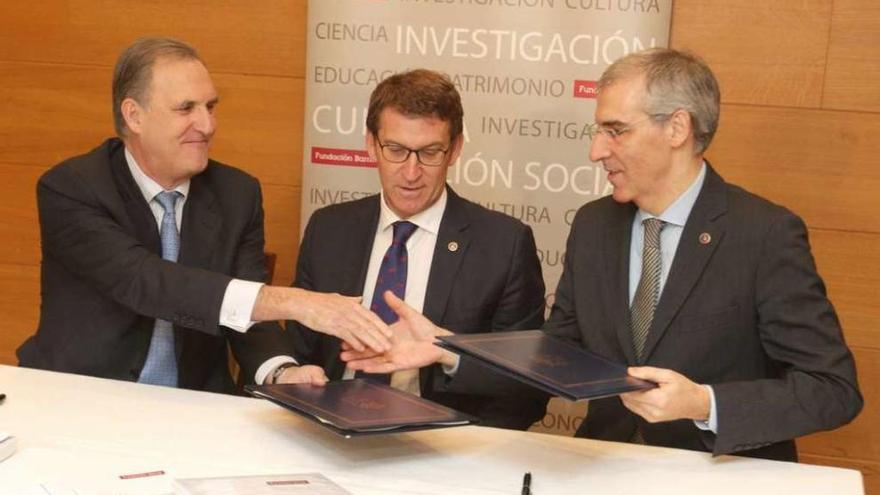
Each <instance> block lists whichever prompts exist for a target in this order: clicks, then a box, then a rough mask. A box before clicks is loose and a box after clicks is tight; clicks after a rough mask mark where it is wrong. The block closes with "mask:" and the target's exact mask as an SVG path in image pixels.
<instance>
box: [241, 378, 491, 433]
mask: <svg viewBox="0 0 880 495" xmlns="http://www.w3.org/2000/svg"><path fill="white" fill-rule="evenodd" d="M245 390H247V391H248V392H249V393H251V394H252V395H254V396H256V397H262V398H264V399H268V400H270V401H272V402H274V403H275V404H278V405H279V406H281V407H285V408H287V409H290V410H291V411H293V412H296V413H298V414H301V415H303V416H305V417H306V418H309V419H311V420H313V421H316V422H318V423H319V424H321V425H322V426H325V427H326V428H328V429H330V430H332V431H334V432H336V433H338V434H340V435H342V436H345V437H352V436H359V435H375V434H381V433H398V432H403V431H414V430H427V429H432V428H446V427H450V426H464V425H468V424H471V423H476V422H477V419H476V418H474V417H473V416H469V415H467V414H464V413H461V412H458V411H456V410H454V409H450V408H448V407H444V406H441V405H440V404H436V403H434V402H431V401H429V400H425V399H422V398H420V397H417V396H415V395H412V394H408V393H406V392H403V391H401V390H397V389H395V388H391V387H389V386H388V385H385V384H382V383H379V382H375V381H371V380H365V379H354V380H340V381H334V382H329V383H327V385H325V386H323V387H318V386H313V385H307V384H295V385H260V386H253V385H252V386H248V387H246V388H245Z"/></svg>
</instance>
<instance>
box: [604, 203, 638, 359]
mask: <svg viewBox="0 0 880 495" xmlns="http://www.w3.org/2000/svg"><path fill="white" fill-rule="evenodd" d="M635 213H636V207H635V206H634V205H632V204H631V203H627V204H625V205H617V208H616V209H615V213H614V215H613V218H609V219H608V222H607V223H606V227H605V229H604V230H605V236H606V243H605V245H604V250H605V253H604V259H605V260H606V262H605V277H604V280H606V281H607V284H608V285H607V289H608V290H607V291H603V292H602V297H603V298H605V304H604V307H606V308H611V310H610V311H611V314H610V320H609V321H611V322H613V325H614V332H615V333H616V334H617V340H618V341H619V343H620V348H621V349H622V350H623V354H624V355H625V356H626V360H627V362H628V363H635V362H636V358H635V351H634V350H633V339H632V331H631V330H630V323H629V320H630V316H629V249H630V241H631V237H632V222H633V217H635Z"/></svg>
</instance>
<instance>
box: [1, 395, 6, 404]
mask: <svg viewBox="0 0 880 495" xmlns="http://www.w3.org/2000/svg"><path fill="white" fill-rule="evenodd" d="M4 400H6V394H0V404H3V401H4Z"/></svg>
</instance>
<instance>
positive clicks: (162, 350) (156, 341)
mask: <svg viewBox="0 0 880 495" xmlns="http://www.w3.org/2000/svg"><path fill="white" fill-rule="evenodd" d="M182 196H183V195H182V194H180V193H179V192H177V191H163V192H160V193H159V194H157V195H156V197H155V198H154V199H155V201H156V202H157V203H159V204H160V205H162V208H164V209H165V214H164V215H163V216H162V227H161V228H160V229H159V235H160V237H161V238H162V259H163V260H167V261H173V262H175V263H176V262H177V253H178V252H179V251H180V234H178V232H177V221H176V219H175V216H174V206H175V204H177V200H178V199H180V198H181V197H182ZM138 382H140V383H149V384H152V385H165V386H166V387H176V386H177V357H176V356H175V353H174V328H173V327H172V325H171V322H170V321H166V320H160V319H159V318H156V324H155V325H154V326H153V339H152V340H151V341H150V350H149V352H148V353H147V360H146V362H145V363H144V369H143V370H141V376H140V378H138Z"/></svg>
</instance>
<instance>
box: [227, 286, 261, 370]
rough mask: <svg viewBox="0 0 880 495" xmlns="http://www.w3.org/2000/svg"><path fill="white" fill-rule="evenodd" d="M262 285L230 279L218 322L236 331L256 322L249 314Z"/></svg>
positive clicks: (244, 329)
mask: <svg viewBox="0 0 880 495" xmlns="http://www.w3.org/2000/svg"><path fill="white" fill-rule="evenodd" d="M262 287H263V284H261V283H259V282H250V281H248V280H239V279H237V278H234V279H232V281H231V282H229V285H227V286H226V292H225V293H224V294H223V303H222V304H221V305H220V324H221V325H223V326H224V327H227V328H231V329H232V330H235V331H236V332H241V333H244V332H247V331H248V329H249V328H251V326H253V324H254V323H256V322H255V321H251V314H253V312H254V305H255V304H257V295H259V293H260V289H261V288H262ZM257 383H260V382H257Z"/></svg>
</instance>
